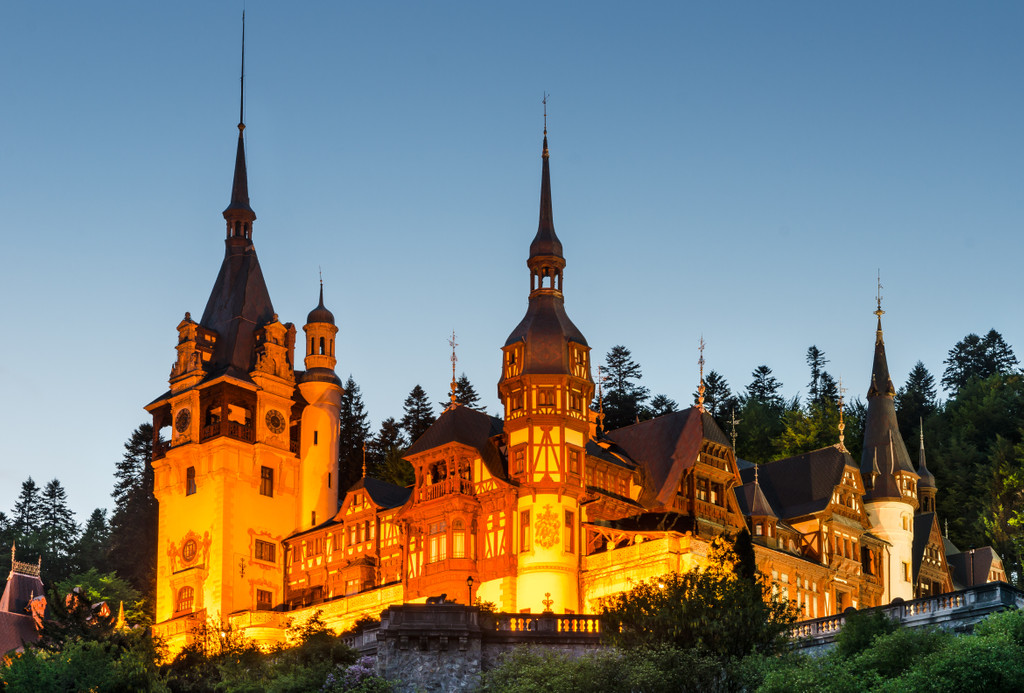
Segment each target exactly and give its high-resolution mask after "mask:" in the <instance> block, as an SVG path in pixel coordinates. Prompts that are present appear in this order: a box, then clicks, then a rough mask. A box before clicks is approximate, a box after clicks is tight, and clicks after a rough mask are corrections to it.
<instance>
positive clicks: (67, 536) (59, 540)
mask: <svg viewBox="0 0 1024 693" xmlns="http://www.w3.org/2000/svg"><path fill="white" fill-rule="evenodd" d="M42 506H43V524H42V526H41V528H40V538H41V539H42V548H43V563H44V567H45V571H46V575H47V578H48V579H49V581H50V582H54V581H56V580H60V579H63V578H65V577H67V576H68V575H71V574H72V573H74V572H75V569H76V566H75V565H74V557H75V555H74V554H75V547H76V545H77V544H78V538H79V527H78V523H77V522H75V515H74V513H73V512H71V508H69V507H68V494H67V491H65V490H64V486H63V485H61V483H60V481H59V480H58V479H53V480H52V481H50V482H49V483H48V484H46V486H45V487H44V488H43V493H42Z"/></svg>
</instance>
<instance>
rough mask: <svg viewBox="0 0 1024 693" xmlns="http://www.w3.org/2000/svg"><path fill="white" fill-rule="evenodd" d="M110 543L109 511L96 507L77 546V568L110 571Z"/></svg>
mask: <svg viewBox="0 0 1024 693" xmlns="http://www.w3.org/2000/svg"><path fill="white" fill-rule="evenodd" d="M109 543H110V525H109V524H107V511H106V510H104V509H102V508H96V509H95V510H93V511H92V514H91V515H90V516H89V520H88V521H87V522H86V523H85V529H83V530H82V535H81V536H80V537H79V539H78V545H77V546H76V547H75V563H76V565H77V570H78V571H81V572H86V571H88V570H92V569H95V570H98V571H100V572H101V573H106V572H108V567H107V547H108V545H109Z"/></svg>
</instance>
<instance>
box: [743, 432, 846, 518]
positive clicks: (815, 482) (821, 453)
mask: <svg viewBox="0 0 1024 693" xmlns="http://www.w3.org/2000/svg"><path fill="white" fill-rule="evenodd" d="M848 467H849V468H852V469H856V468H857V464H856V462H854V460H853V458H852V457H850V453H848V452H844V451H842V450H839V448H837V447H835V446H834V445H830V446H829V447H827V448H821V449H819V450H814V451H812V452H808V453H804V454H803V455H796V456H795V457H787V458H785V459H781V460H777V461H775V462H769V463H768V464H762V465H760V467H758V476H759V481H760V485H761V489H762V490H763V491H764V494H765V497H766V498H767V499H768V502H769V503H770V504H771V507H772V508H773V509H774V510H775V511H776V512H777V513H778V516H779V517H781V518H794V517H801V516H803V515H809V514H811V513H815V512H819V511H821V510H824V509H825V508H827V507H828V504H829V503H830V502H831V500H832V492H833V491H834V490H835V487H836V486H838V485H839V484H840V483H842V481H843V472H845V471H846V469H847V468H848ZM740 477H741V478H742V479H743V481H744V483H749V482H751V481H753V479H754V469H753V467H748V468H745V469H742V470H741V472H740Z"/></svg>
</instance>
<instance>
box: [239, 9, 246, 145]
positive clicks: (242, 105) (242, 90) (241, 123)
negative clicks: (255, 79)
mask: <svg viewBox="0 0 1024 693" xmlns="http://www.w3.org/2000/svg"><path fill="white" fill-rule="evenodd" d="M239 83H240V86H239V92H238V129H239V130H244V129H245V10H242V76H241V78H240V79H239Z"/></svg>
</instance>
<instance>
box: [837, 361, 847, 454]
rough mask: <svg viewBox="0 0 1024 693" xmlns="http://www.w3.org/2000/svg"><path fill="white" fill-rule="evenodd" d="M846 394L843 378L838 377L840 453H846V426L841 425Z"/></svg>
mask: <svg viewBox="0 0 1024 693" xmlns="http://www.w3.org/2000/svg"><path fill="white" fill-rule="evenodd" d="M845 394H846V388H845V387H843V376H839V450H840V452H847V449H846V444H845V442H844V441H845V436H844V435H843V431H844V430H845V429H846V424H845V423H843V395H845Z"/></svg>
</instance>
